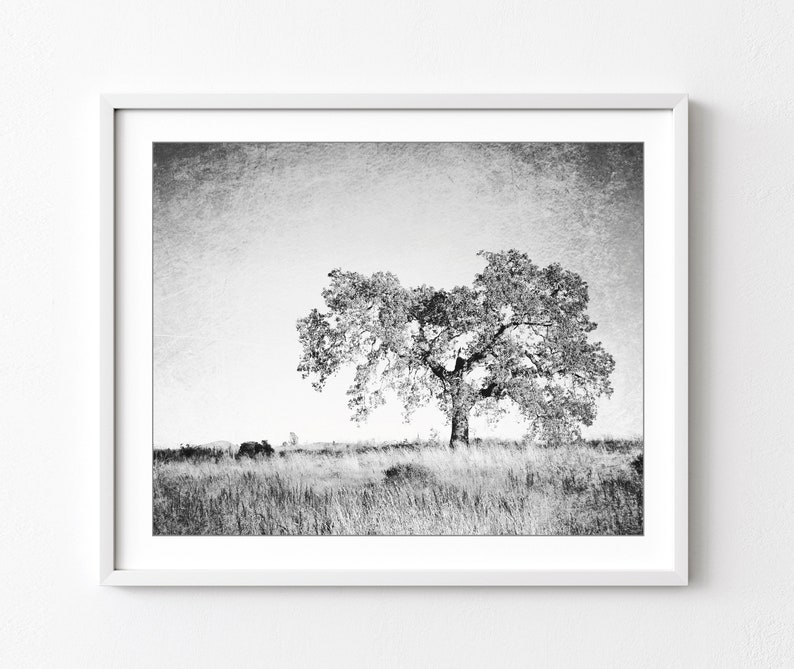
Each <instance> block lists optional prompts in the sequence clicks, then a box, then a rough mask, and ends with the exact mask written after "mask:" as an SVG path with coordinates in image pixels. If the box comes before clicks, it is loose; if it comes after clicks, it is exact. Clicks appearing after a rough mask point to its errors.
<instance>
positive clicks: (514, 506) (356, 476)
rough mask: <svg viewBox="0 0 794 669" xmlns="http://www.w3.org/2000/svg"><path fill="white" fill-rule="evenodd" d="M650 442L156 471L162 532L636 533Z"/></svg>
mask: <svg viewBox="0 0 794 669" xmlns="http://www.w3.org/2000/svg"><path fill="white" fill-rule="evenodd" d="M641 453H642V442H640V441H631V442H626V441H623V442H617V441H614V440H613V441H612V442H610V443H609V444H608V445H607V444H605V443H599V442H591V443H582V444H578V445H572V446H570V447H566V448H555V449H548V448H547V449H544V448H538V447H532V446H524V445H522V444H520V443H513V442H504V441H488V442H480V443H476V444H473V445H472V446H470V447H469V448H461V449H457V450H454V451H451V450H449V449H447V448H445V447H443V446H439V445H428V444H419V443H414V444H406V443H402V444H394V445H386V446H384V445H359V446H352V445H344V444H341V445H327V444H324V445H319V446H317V447H315V448H301V449H294V450H293V451H292V452H290V451H289V449H287V450H286V451H282V452H281V453H280V454H279V455H277V456H275V457H271V458H261V459H249V458H243V459H239V460H238V459H234V458H232V457H230V456H228V455H226V456H222V457H219V458H217V459H213V458H206V457H205V458H194V459H189V458H186V459H179V458H164V457H160V458H158V459H156V460H155V464H154V500H153V527H154V533H155V534H157V535H317V534H337V535H370V534H379V535H383V534H386V535H389V534H391V535H404V534H432V535H437V534H457V535H468V534H481V535H502V534H521V535H587V534H595V535H630V534H642V531H643V482H642V474H641V472H642V469H641V467H640V468H638V467H637V465H636V462H637V461H638V458H639V456H640V455H641Z"/></svg>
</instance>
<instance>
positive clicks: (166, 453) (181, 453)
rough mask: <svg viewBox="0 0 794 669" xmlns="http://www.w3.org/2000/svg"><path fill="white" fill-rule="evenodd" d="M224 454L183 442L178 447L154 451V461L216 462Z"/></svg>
mask: <svg viewBox="0 0 794 669" xmlns="http://www.w3.org/2000/svg"><path fill="white" fill-rule="evenodd" d="M224 457H225V454H224V453H223V452H222V451H218V450H216V449H214V448H208V447H206V446H191V445H190V444H184V445H182V446H181V447H180V448H162V449H156V450H155V451H154V461H155V462H218V461H219V460H221V459H223V458H224Z"/></svg>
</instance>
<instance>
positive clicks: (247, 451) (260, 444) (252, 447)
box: [236, 439, 276, 460]
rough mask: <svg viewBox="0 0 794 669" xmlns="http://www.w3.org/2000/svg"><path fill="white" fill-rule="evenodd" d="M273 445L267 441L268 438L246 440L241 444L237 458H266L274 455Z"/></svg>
mask: <svg viewBox="0 0 794 669" xmlns="http://www.w3.org/2000/svg"><path fill="white" fill-rule="evenodd" d="M275 452H276V451H275V450H274V449H273V447H272V446H271V445H270V444H269V443H267V439H263V440H262V441H244V442H243V443H242V444H240V449H239V450H238V451H237V455H236V457H237V459H238V460H239V459H240V458H255V457H257V456H262V457H265V458H269V457H272V456H273V455H274V454H275Z"/></svg>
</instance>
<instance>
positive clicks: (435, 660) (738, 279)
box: [0, 0, 794, 667]
mask: <svg viewBox="0 0 794 669" xmlns="http://www.w3.org/2000/svg"><path fill="white" fill-rule="evenodd" d="M792 28H794V4H792V3H790V2H786V1H785V0H780V1H779V2H774V1H772V0H753V1H749V0H748V1H747V2H739V1H737V0H733V1H732V2H724V0H723V1H720V0H708V1H701V2H691V0H663V1H662V0H655V1H650V0H649V1H645V2H637V0H626V1H617V0H613V1H610V2H585V1H584V0H582V1H580V2H573V1H567V0H558V1H557V2H528V1H524V2H521V1H518V0H517V1H509V0H490V1H488V2H485V1H483V2H479V3H477V2H461V1H460V0H450V1H439V2H427V1H426V0H425V1H421V0H416V1H412V0H395V1H394V2H385V1H374V0H361V1H360V2H322V1H320V0H317V1H306V0H292V1H280V2H261V1H258V0H250V1H247V2H243V1H231V0H224V1H218V2H210V1H209V0H191V1H190V2H187V1H185V2H176V1H172V2H165V1H164V0H134V1H128V2H121V1H119V0H104V1H101V2H99V1H84V2H71V3H66V2H55V1H53V0H51V1H49V2H35V1H32V0H4V2H3V3H2V4H0V90H2V102H1V103H0V174H2V179H0V225H2V233H1V234H0V268H1V269H0V273H1V276H2V281H1V282H0V297H1V298H2V299H0V342H2V343H1V344H0V394H1V397H0V400H1V401H0V447H1V448H2V456H1V459H0V463H1V464H0V570H1V571H2V579H0V665H3V666H6V667H25V666H34V667H50V666H52V667H111V666H113V667H115V666H118V667H127V666H128V667H156V666H201V667H204V666H206V667H223V666H235V665H254V664H257V665H270V666H340V667H343V666H395V667H398V666H403V667H404V666H427V667H465V666H471V667H485V666H489V667H497V666H517V665H526V666H530V665H531V666H544V667H578V666H588V667H601V666H605V667H614V666H626V667H646V666H647V667H657V666H658V667H748V666H761V667H767V666H768V667H782V666H792V664H794V634H792V632H791V622H792V620H794V577H792V567H791V556H792V553H794V520H793V518H794V513H792V512H794V501H793V500H794V495H793V494H792V491H791V490H792V484H791V480H792V477H793V475H794V439H792V437H794V430H793V429H792V425H791V423H792V420H793V419H794V405H793V404H792V401H791V397H790V391H791V378H792V375H793V374H794V355H792V354H793V353H794V351H792V344H791V342H792V335H791V330H792V326H794V317H793V316H792V309H791V306H792V300H791V290H792V279H793V278H794V269H792V267H793V266H792V263H791V262H790V261H789V253H790V251H791V248H792V244H793V243H794V223H793V222H792V214H791V211H792V207H793V206H794V188H792V174H793V173H794V151H792V148H794V147H792V114H793V113H794V85H793V84H792V71H794V47H792V43H791V32H792ZM101 91H135V92H137V91H150V92H204V91H207V92H209V91H213V92H246V91H250V92H411V91H413V92H560V91H566V92H596V91H599V92H601V91H607V92H653V91H686V92H688V93H689V94H690V95H691V96H692V109H691V138H692V145H691V193H692V197H691V199H692V205H691V230H692V231H691V251H692V256H691V274H692V290H691V304H692V309H691V314H692V316H691V361H692V362H691V416H692V421H691V451H692V454H691V509H692V512H691V572H692V584H691V585H690V586H689V587H688V588H679V589H658V590H651V589H641V588H638V589H544V590H510V589H505V590H465V589H453V590H421V589H407V590H389V591H385V590H364V589H362V590H287V589H282V590H256V589H237V590H222V589H208V590H198V589H196V590H191V589H186V590H178V589H173V590H169V589H140V590H122V589H111V588H100V587H98V586H97V585H96V582H97V513H98V512H97V426H98V388H97V383H96V379H97V374H98V372H97V353H96V349H97V337H98V320H97V298H98V289H97V273H98V259H97V250H98V241H97V239H98V237H97V231H98V224H97V194H98V185H97V184H98V179H97V150H98V143H97V96H98V94H99V93H100V92H101Z"/></svg>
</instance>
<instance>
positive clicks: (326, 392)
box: [100, 95, 687, 586]
mask: <svg viewBox="0 0 794 669" xmlns="http://www.w3.org/2000/svg"><path fill="white" fill-rule="evenodd" d="M101 179H102V185H101V196H102V204H101V230H102V241H101V253H102V260H103V264H102V280H101V286H102V292H101V301H102V304H101V308H102V350H101V356H102V380H101V383H102V388H101V395H102V402H103V404H102V409H101V413H102V421H103V422H102V428H101V500H100V503H101V582H102V583H104V584H110V585H505V586H507V585H684V584H686V582H687V99H686V96H684V95H584V96H582V95H506V96H502V95H492V96H485V95H483V96H480V95H443V96H441V95H439V96H435V95H405V96H390V95H384V96H370V95H364V96H259V95H244V96H228V95H221V96H211V95H199V96H190V95H189V96H170V95H165V96H159V95H158V96H151V95H111V96H105V97H103V98H102V100H101Z"/></svg>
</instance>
